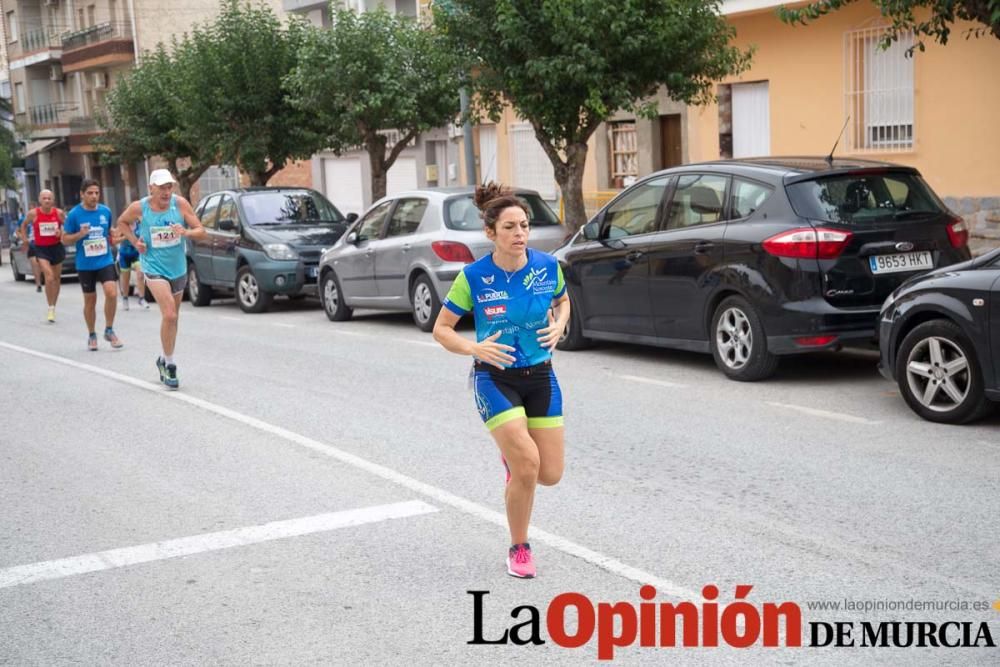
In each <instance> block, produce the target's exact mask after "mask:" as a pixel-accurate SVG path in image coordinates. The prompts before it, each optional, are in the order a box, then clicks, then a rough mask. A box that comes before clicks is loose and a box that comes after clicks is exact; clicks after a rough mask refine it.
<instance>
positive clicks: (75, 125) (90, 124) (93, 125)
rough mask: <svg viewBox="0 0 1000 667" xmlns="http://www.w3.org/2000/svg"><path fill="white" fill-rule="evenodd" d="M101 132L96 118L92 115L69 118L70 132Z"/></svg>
mask: <svg viewBox="0 0 1000 667" xmlns="http://www.w3.org/2000/svg"><path fill="white" fill-rule="evenodd" d="M95 132H102V130H101V126H100V124H99V123H98V122H97V118H95V117H93V116H74V117H73V118H70V119H69V133H70V134H93V133H95Z"/></svg>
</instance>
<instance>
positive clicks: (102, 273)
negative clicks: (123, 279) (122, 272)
mask: <svg viewBox="0 0 1000 667" xmlns="http://www.w3.org/2000/svg"><path fill="white" fill-rule="evenodd" d="M76 273H77V276H78V277H79V278H80V288H81V289H83V293H84V294H93V293H94V292H96V291H97V283H101V284H102V285H103V284H104V283H117V282H118V272H117V271H115V265H114V264H108V265H107V266H105V267H103V268H100V269H94V270H93V271H79V270H78V271H77V272H76Z"/></svg>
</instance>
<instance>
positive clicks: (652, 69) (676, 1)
mask: <svg viewBox="0 0 1000 667" xmlns="http://www.w3.org/2000/svg"><path fill="white" fill-rule="evenodd" d="M435 22H436V23H437V24H438V25H439V26H440V28H441V30H442V31H443V32H444V33H445V35H446V36H447V37H448V39H449V41H450V43H451V44H452V45H453V48H455V49H456V50H457V51H461V52H462V53H463V54H467V56H468V58H469V60H470V62H471V64H472V65H473V67H474V71H475V76H474V77H472V79H471V86H472V88H473V90H474V91H475V93H477V94H476V96H475V100H474V104H473V111H474V112H484V113H487V114H489V115H490V116H491V117H493V118H495V119H498V118H499V116H500V113H501V112H502V110H503V108H504V107H505V105H507V104H510V105H512V106H513V107H514V109H515V111H516V112H517V113H518V114H519V115H520V116H521V117H523V118H524V119H526V120H527V121H529V122H530V123H531V125H532V127H533V128H534V131H535V137H536V138H537V139H538V142H539V143H540V144H541V146H542V148H543V149H544V150H545V154H546V155H548V157H549V161H550V162H551V163H552V166H553V168H554V170H555V179H556V182H557V183H558V184H559V187H560V189H561V190H562V197H563V201H564V202H565V209H566V223H567V224H568V225H569V226H570V227H572V228H574V229H575V228H577V227H578V226H580V225H581V224H583V223H584V222H585V221H586V211H585V209H584V203H583V170H584V165H585V164H586V159H587V141H588V140H589V139H590V137H591V136H592V135H593V134H594V132H595V131H596V130H597V128H598V127H599V126H600V125H601V123H603V122H604V121H606V120H607V119H608V118H610V117H611V116H612V115H613V114H614V113H616V112H617V111H619V110H632V111H634V112H635V113H636V114H637V115H639V116H640V117H653V116H655V114H656V103H655V101H654V100H652V99H651V98H652V96H654V95H655V94H656V92H657V90H658V89H659V88H660V86H666V91H667V94H668V95H669V96H670V97H671V98H672V99H674V100H678V101H682V102H685V103H704V102H707V101H709V100H710V99H712V97H713V92H712V90H713V82H714V81H717V80H718V79H721V78H723V77H725V76H728V75H731V74H735V73H738V72H740V71H743V70H744V69H746V67H747V66H748V65H749V60H750V53H749V52H745V51H741V50H739V49H737V48H735V47H733V46H731V45H730V40H731V39H732V37H733V35H734V34H735V29H734V28H733V27H732V26H730V25H729V24H727V23H726V21H725V19H723V18H722V17H721V16H720V15H719V1H718V0H672V1H671V2H662V1H661V0H574V2H555V1H552V0H532V1H527V0H448V2H446V3H439V4H437V5H436V10H435Z"/></svg>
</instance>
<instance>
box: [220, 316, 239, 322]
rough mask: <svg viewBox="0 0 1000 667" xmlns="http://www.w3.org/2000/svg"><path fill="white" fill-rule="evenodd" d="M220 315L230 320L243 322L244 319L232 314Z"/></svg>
mask: <svg viewBox="0 0 1000 667" xmlns="http://www.w3.org/2000/svg"><path fill="white" fill-rule="evenodd" d="M219 317H220V318H221V319H224V320H229V321H230V322H243V321H244V320H243V318H242V317H233V316H232V315H220V316H219Z"/></svg>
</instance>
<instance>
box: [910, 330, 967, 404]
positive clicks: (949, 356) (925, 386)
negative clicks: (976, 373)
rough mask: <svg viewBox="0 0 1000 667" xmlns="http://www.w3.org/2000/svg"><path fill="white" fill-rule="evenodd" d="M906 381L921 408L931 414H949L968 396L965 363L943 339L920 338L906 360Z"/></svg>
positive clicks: (964, 358) (961, 354)
mask: <svg viewBox="0 0 1000 667" xmlns="http://www.w3.org/2000/svg"><path fill="white" fill-rule="evenodd" d="M906 381H907V383H908V384H909V386H910V391H911V392H913V397H914V398H915V399H916V400H917V401H919V402H920V404H921V405H922V406H924V407H925V408H927V409H928V410H932V411H934V412H950V411H952V410H954V409H955V408H957V407H958V406H960V405H962V403H964V402H965V400H966V398H968V396H969V390H970V388H971V387H972V374H971V372H970V365H969V359H968V357H966V356H965V353H964V352H963V351H962V348H960V347H959V346H958V345H956V344H955V343H953V342H952V341H950V340H948V339H947V338H941V337H940V336H931V337H928V338H924V339H923V340H921V341H920V342H919V343H917V344H916V345H915V346H914V347H913V349H912V350H910V354H909V356H908V357H907V359H906Z"/></svg>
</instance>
